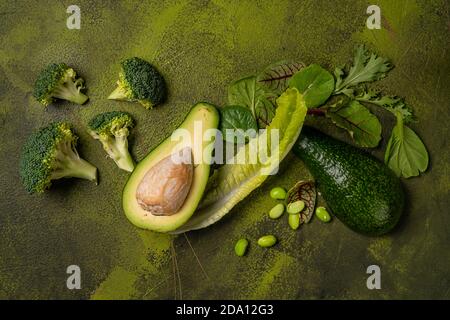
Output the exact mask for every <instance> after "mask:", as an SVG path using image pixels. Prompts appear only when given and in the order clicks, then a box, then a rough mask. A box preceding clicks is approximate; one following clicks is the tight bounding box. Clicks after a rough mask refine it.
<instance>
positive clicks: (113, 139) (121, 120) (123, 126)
mask: <svg viewBox="0 0 450 320" xmlns="http://www.w3.org/2000/svg"><path fill="white" fill-rule="evenodd" d="M133 127H134V120H133V118H132V117H131V115H130V114H129V113H127V112H122V111H111V112H105V113H101V114H98V115H97V116H95V117H94V118H93V119H92V120H91V121H90V122H89V134H90V135H91V136H92V137H93V138H94V139H97V140H99V141H100V142H101V144H102V146H103V149H104V150H105V151H106V153H107V154H108V156H109V157H110V158H111V159H113V160H114V162H115V163H116V164H117V166H118V167H119V168H120V169H123V170H125V171H128V172H132V171H133V169H134V161H133V159H132V158H131V155H130V152H129V151H128V135H129V133H130V129H131V128H133Z"/></svg>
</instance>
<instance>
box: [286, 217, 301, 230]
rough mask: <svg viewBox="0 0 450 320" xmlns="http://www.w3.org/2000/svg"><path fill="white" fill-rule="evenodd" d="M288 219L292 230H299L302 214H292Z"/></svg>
mask: <svg viewBox="0 0 450 320" xmlns="http://www.w3.org/2000/svg"><path fill="white" fill-rule="evenodd" d="M288 219H289V220H288V222H289V226H290V227H291V229H292V230H297V229H298V227H300V214H298V213H297V214H290V215H289V217H288Z"/></svg>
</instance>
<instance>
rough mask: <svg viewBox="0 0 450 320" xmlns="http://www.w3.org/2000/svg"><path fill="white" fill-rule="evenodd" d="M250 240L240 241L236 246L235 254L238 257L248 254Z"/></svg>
mask: <svg viewBox="0 0 450 320" xmlns="http://www.w3.org/2000/svg"><path fill="white" fill-rule="evenodd" d="M247 247H248V240H247V239H239V240H238V242H236V245H235V246H234V252H235V253H236V255H237V256H238V257H242V256H244V255H245V253H246V252H247Z"/></svg>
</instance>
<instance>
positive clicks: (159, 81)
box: [108, 57, 167, 109]
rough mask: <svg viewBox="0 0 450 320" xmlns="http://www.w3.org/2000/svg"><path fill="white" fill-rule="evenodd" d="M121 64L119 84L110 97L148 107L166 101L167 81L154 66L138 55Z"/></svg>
mask: <svg viewBox="0 0 450 320" xmlns="http://www.w3.org/2000/svg"><path fill="white" fill-rule="evenodd" d="M121 65H122V70H121V72H120V73H119V81H117V85H118V86H117V88H116V89H115V90H114V91H113V92H112V93H111V94H110V95H109V97H108V99H112V100H126V101H132V102H135V101H137V102H139V103H140V104H142V105H143V106H144V107H145V108H147V109H151V108H152V107H153V106H155V105H157V104H160V103H162V102H164V100H165V99H166V95H167V89H166V83H165V81H164V78H163V77H162V76H161V74H160V73H159V72H158V70H156V69H155V67H154V66H152V65H151V64H150V63H148V62H147V61H145V60H142V59H140V58H136V57H135V58H130V59H126V60H124V61H122V63H121Z"/></svg>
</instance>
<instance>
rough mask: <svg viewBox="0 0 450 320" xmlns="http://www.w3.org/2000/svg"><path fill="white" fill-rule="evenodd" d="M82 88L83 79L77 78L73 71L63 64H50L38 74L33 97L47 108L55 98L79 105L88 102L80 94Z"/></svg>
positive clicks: (85, 97)
mask: <svg viewBox="0 0 450 320" xmlns="http://www.w3.org/2000/svg"><path fill="white" fill-rule="evenodd" d="M83 88H84V86H83V79H82V78H77V73H76V72H75V70H73V69H72V68H70V67H68V66H67V65H66V64H64V63H52V64H49V65H48V66H47V67H46V68H45V69H44V70H42V71H41V73H40V74H39V76H38V78H37V80H36V82H35V84H34V92H33V96H34V97H35V98H36V99H37V101H39V102H40V103H41V104H43V105H44V106H48V105H49V104H50V103H52V102H53V101H54V100H55V98H57V99H63V100H68V101H72V102H74V103H76V104H80V105H81V104H83V103H85V102H86V101H87V100H88V97H87V96H86V95H84V94H83V93H81V92H80V90H81V89H83Z"/></svg>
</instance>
